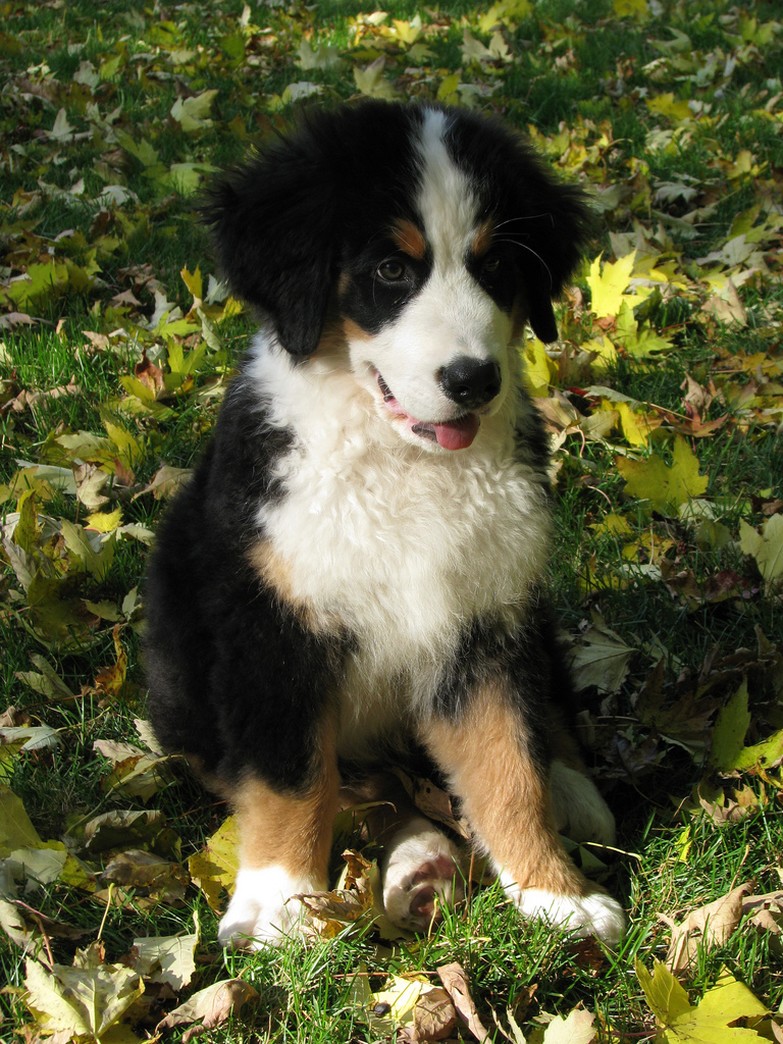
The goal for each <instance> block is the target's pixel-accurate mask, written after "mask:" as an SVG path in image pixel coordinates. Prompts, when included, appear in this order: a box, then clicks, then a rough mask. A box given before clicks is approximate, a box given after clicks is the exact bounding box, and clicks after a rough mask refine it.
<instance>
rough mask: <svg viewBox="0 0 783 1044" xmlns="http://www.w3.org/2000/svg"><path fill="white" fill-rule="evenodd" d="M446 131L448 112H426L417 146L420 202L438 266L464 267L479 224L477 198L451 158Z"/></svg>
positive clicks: (468, 180)
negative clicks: (453, 265) (450, 264)
mask: <svg viewBox="0 0 783 1044" xmlns="http://www.w3.org/2000/svg"><path fill="white" fill-rule="evenodd" d="M447 129H448V117H447V116H446V114H445V113H443V112H439V111H438V110H437V109H428V110H426V112H425V113H424V120H423V122H422V126H421V131H420V135H419V140H418V142H417V143H416V149H417V152H418V154H419V163H420V170H421V184H420V188H419V197H418V200H417V202H418V205H419V211H420V213H421V217H422V221H423V224H424V235H425V237H426V239H427V242H428V243H429V244H430V246H431V247H432V251H433V255H434V259H435V264H436V265H439V264H440V265H448V264H449V263H457V264H460V265H461V264H463V263H464V258H465V253H466V252H467V250H468V248H469V246H470V242H471V240H472V238H473V236H474V234H475V230H476V225H477V223H478V199H477V197H476V193H475V191H474V188H473V186H472V185H471V182H470V179H469V178H468V176H467V175H466V174H465V172H464V171H462V170H460V168H459V167H458V166H457V164H456V163H455V162H454V160H453V159H452V157H451V156H450V155H449V151H448V148H447V146H446V142H445V136H446V131H447Z"/></svg>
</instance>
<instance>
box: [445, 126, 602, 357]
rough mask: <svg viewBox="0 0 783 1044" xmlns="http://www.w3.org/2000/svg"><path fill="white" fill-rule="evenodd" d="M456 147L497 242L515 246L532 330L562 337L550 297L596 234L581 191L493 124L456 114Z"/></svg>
mask: <svg viewBox="0 0 783 1044" xmlns="http://www.w3.org/2000/svg"><path fill="white" fill-rule="evenodd" d="M453 111H454V119H453V122H452V124H451V129H450V136H451V146H452V148H453V149H454V152H455V154H456V155H457V157H458V158H459V159H460V160H461V162H463V163H464V164H465V166H467V167H468V169H471V168H472V169H474V170H475V171H477V172H478V173H479V176H480V182H479V183H480V184H484V186H485V191H484V195H485V198H486V200H487V217H488V218H494V219H496V220H498V221H500V222H501V224H500V225H498V227H497V229H496V232H495V236H494V237H493V238H494V239H495V240H496V241H497V242H498V243H507V244H513V247H514V251H513V252H514V256H515V259H516V267H517V270H518V272H519V290H520V296H521V298H522V301H523V304H524V306H525V310H526V313H527V318H528V320H529V322H530V325H531V326H532V327H533V332H534V333H535V334H536V336H537V337H539V338H540V339H541V340H542V341H545V342H549V341H554V340H557V326H556V324H555V315H554V312H553V310H552V299H553V298H555V297H557V296H558V294H559V293H560V292H561V290H562V289H563V287H564V286H565V283H566V280H567V279H568V277H569V276H570V275H571V273H572V272H573V271H574V269H575V268H576V265H577V263H578V261H579V259H580V258H581V256H582V253H583V251H584V248H585V246H586V243H587V240H588V238H589V236H590V231H591V228H590V226H591V224H592V222H591V218H590V211H589V208H588V205H587V199H586V197H585V195H584V193H582V191H581V190H580V189H579V188H577V187H576V186H573V185H566V184H563V183H562V182H560V181H559V180H558V179H557V178H556V177H555V176H554V175H553V173H552V172H551V170H550V169H549V168H548V167H547V166H546V164H544V163H543V162H542V160H541V159H540V158H539V156H538V154H537V153H536V152H535V150H534V149H533V148H531V146H530V145H529V144H528V143H527V142H525V141H523V140H522V139H520V138H519V137H518V136H517V135H516V134H514V133H512V132H511V131H509V130H508V128H507V127H506V126H504V125H501V124H499V123H497V122H495V121H494V120H492V119H486V118H479V117H477V116H476V115H474V114H473V113H469V112H465V111H461V110H453Z"/></svg>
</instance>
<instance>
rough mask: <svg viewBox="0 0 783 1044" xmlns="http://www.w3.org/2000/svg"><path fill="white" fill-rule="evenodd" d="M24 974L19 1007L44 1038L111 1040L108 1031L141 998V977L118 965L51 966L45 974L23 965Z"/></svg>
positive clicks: (39, 967) (29, 964) (32, 964)
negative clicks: (63, 1036) (65, 1036)
mask: <svg viewBox="0 0 783 1044" xmlns="http://www.w3.org/2000/svg"><path fill="white" fill-rule="evenodd" d="M26 972H27V974H26V975H25V980H24V984H25V988H26V993H25V996H24V1000H25V1004H26V1005H27V1007H28V1008H29V1009H30V1011H31V1012H32V1014H33V1015H34V1016H35V1019H36V1021H37V1022H38V1024H39V1026H40V1027H41V1029H42V1030H43V1031H44V1032H45V1033H55V1032H58V1031H62V1032H68V1033H71V1034H73V1036H74V1037H87V1038H88V1039H90V1040H92V1039H95V1040H102V1039H104V1040H106V1041H108V1042H111V1041H113V1040H116V1039H117V1036H116V1035H115V1034H114V1033H111V1031H115V1030H116V1029H117V1028H118V1023H119V1022H120V1020H121V1019H122V1017H123V1015H124V1014H125V1013H126V1012H127V1011H128V1009H129V1008H130V1006H131V1005H132V1004H133V1003H134V1001H136V1000H137V999H138V998H139V997H140V996H141V995H142V993H143V992H144V983H143V981H142V978H141V976H140V975H139V974H138V973H137V972H135V971H131V969H130V968H125V967H124V966H123V965H121V964H104V965H100V966H98V967H86V968H84V967H68V966H66V965H62V964H54V965H52V968H51V970H49V969H46V968H44V966H43V965H42V964H39V963H38V961H34V960H32V959H28V961H27V964H26ZM110 1034H111V1035H110ZM131 1039H134V1040H135V1039H136V1038H135V1036H133V1037H131Z"/></svg>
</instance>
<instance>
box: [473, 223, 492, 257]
mask: <svg viewBox="0 0 783 1044" xmlns="http://www.w3.org/2000/svg"><path fill="white" fill-rule="evenodd" d="M494 235H495V222H494V221H493V220H492V219H491V218H487V219H486V220H485V221H482V222H481V224H480V225H479V227H478V228H477V229H476V231H475V232H474V233H473V240H472V242H471V244H470V251H471V253H472V254H473V256H474V257H483V256H484V254H486V252H487V251H488V250H489V248H490V247H491V246H492V239H493V237H494Z"/></svg>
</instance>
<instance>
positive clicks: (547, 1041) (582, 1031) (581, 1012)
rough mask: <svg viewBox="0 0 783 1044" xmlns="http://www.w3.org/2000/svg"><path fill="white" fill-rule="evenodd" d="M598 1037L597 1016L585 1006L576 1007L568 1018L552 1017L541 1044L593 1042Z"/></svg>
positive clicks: (589, 1043) (582, 1043) (587, 1043)
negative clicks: (586, 1009)
mask: <svg viewBox="0 0 783 1044" xmlns="http://www.w3.org/2000/svg"><path fill="white" fill-rule="evenodd" d="M597 1037H598V1031H597V1029H596V1028H595V1016H594V1015H593V1014H592V1013H591V1012H589V1011H585V1009H584V1008H574V1009H573V1011H570V1012H569V1013H568V1015H567V1016H566V1018H563V1016H562V1015H556V1016H555V1018H554V1019H552V1021H551V1022H550V1023H549V1025H548V1026H547V1028H546V1030H545V1031H544V1036H543V1038H542V1041H541V1044H592V1041H594V1040H596V1039H597Z"/></svg>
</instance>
